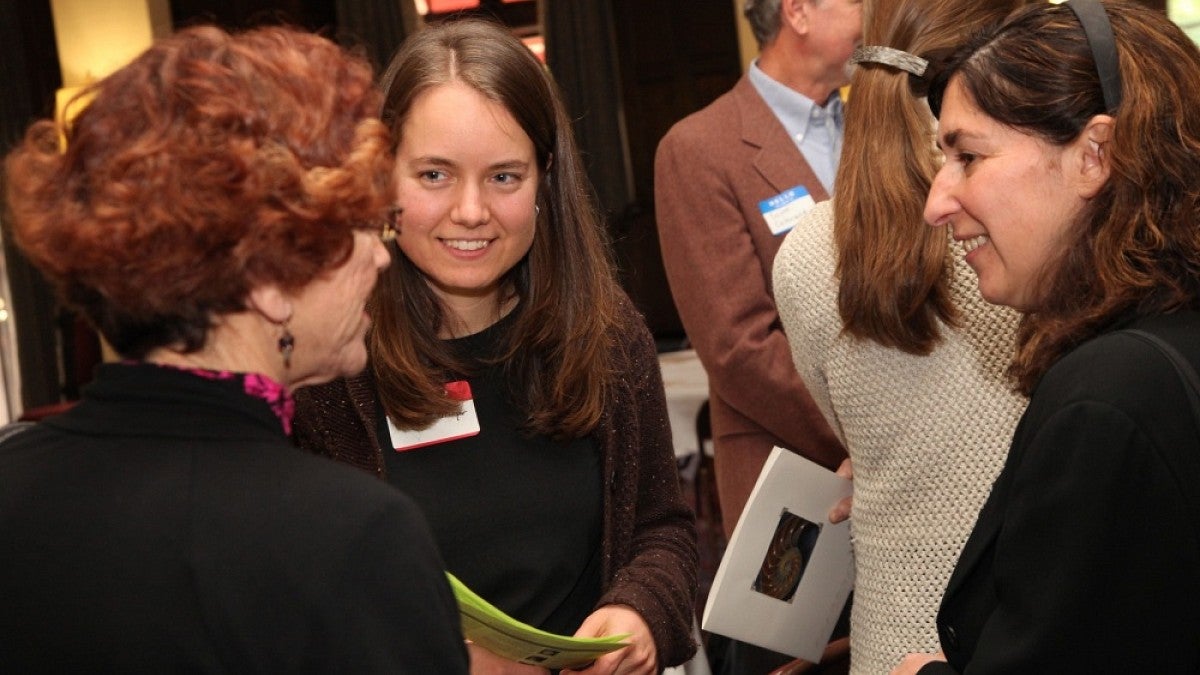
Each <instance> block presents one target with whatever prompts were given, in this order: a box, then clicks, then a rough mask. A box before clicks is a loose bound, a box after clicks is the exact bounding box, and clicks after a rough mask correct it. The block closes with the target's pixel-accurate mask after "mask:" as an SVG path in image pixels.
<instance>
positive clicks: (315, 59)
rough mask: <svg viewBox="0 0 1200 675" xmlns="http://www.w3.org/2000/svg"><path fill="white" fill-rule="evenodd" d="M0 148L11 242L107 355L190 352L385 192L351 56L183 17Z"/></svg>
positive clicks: (335, 244)
mask: <svg viewBox="0 0 1200 675" xmlns="http://www.w3.org/2000/svg"><path fill="white" fill-rule="evenodd" d="M84 96H85V97H91V100H90V103H87V104H86V107H85V108H83V109H82V110H81V111H80V112H79V114H78V116H76V117H75V119H74V121H73V122H72V123H71V124H70V125H69V126H67V127H66V128H65V129H61V131H62V133H63V134H64V136H65V139H66V148H65V150H60V128H59V126H58V125H56V124H55V123H54V122H52V121H50V120H42V121H39V122H35V123H34V124H33V125H32V126H31V127H30V128H29V129H28V131H27V132H26V135H25V137H24V141H23V142H22V143H21V144H20V145H19V146H18V147H17V148H16V149H15V150H14V151H13V152H12V153H10V155H9V156H8V158H7V160H6V162H5V168H6V172H7V176H6V185H7V200H8V207H9V208H10V209H11V212H12V222H13V234H14V235H15V239H16V243H17V245H18V246H20V248H21V249H22V250H23V251H24V253H25V254H26V255H27V256H28V257H29V259H30V260H31V261H32V262H33V264H34V265H35V266H37V267H38V268H39V269H40V270H41V271H42V272H43V273H44V274H45V275H46V277H47V278H48V279H49V280H50V282H51V283H52V284H53V285H54V286H55V287H56V289H57V291H58V292H59V294H60V296H61V298H62V300H63V301H64V302H66V303H67V304H68V305H70V306H73V307H76V308H78V309H79V310H80V311H82V312H83V314H84V315H85V316H87V317H88V319H89V320H90V321H91V322H92V323H93V325H94V326H95V327H96V329H97V330H98V331H99V332H100V333H101V334H102V335H103V336H104V337H105V339H107V340H108V342H109V343H110V344H111V345H112V346H113V348H114V349H115V350H116V351H117V352H118V353H120V354H121V355H123V356H125V357H129V358H141V357H143V356H145V355H146V353H147V352H149V351H151V350H153V349H155V348H158V347H164V346H171V347H173V348H180V349H183V350H184V351H196V350H198V349H200V348H202V347H203V346H204V344H205V340H206V338H207V335H208V332H209V330H210V329H211V328H212V326H213V325H214V320H215V319H216V318H217V317H219V316H220V315H222V314H226V313H233V312H238V311H242V310H244V309H245V300H246V297H247V295H248V293H249V291H250V289H251V288H252V287H254V286H255V285H259V284H264V283H274V284H279V285H280V286H282V287H283V288H285V289H294V288H298V287H301V286H303V285H305V284H307V283H308V282H309V281H311V280H312V279H314V278H315V277H316V276H317V275H319V274H320V273H322V272H323V271H325V270H327V269H330V268H332V267H335V266H337V265H339V264H341V263H342V262H343V261H344V260H345V259H346V258H347V256H349V254H350V252H351V250H352V248H353V229H354V228H356V227H362V226H363V224H364V223H366V222H370V221H378V220H379V217H380V215H381V214H382V213H383V209H385V208H386V206H387V204H388V202H389V201H390V185H391V182H390V175H391V174H390V171H391V166H392V158H391V153H390V141H389V138H388V134H387V130H386V128H385V127H384V126H383V125H382V124H381V123H380V122H379V121H378V120H377V119H375V112H376V111H377V110H378V107H379V94H378V92H377V91H376V90H375V89H374V88H373V74H372V71H371V67H370V66H369V65H368V63H367V62H366V61H365V60H363V59H362V58H359V57H357V56H352V55H350V54H348V53H347V52H345V51H344V50H342V49H341V48H339V47H337V46H336V45H334V44H333V43H332V42H330V41H328V40H326V39H324V38H321V37H318V36H316V35H312V34H308V33H304V32H300V31H296V30H292V29H288V28H279V27H274V28H263V29H257V30H254V31H250V32H247V33H243V34H240V35H231V34H229V33H226V32H224V31H222V30H220V29H218V28H215V27H204V26H202V27H194V28H189V29H187V30H183V31H180V32H179V33H177V34H175V35H173V36H171V37H168V38H165V39H162V40H160V41H158V42H156V43H155V44H154V45H153V46H152V47H150V48H149V49H148V50H146V51H145V52H144V53H142V54H141V55H140V56H138V57H137V58H136V59H135V60H134V61H133V62H132V63H130V64H129V65H127V66H125V67H124V68H121V69H120V70H118V71H117V72H115V73H113V74H112V75H110V76H109V77H107V78H105V79H103V80H101V81H100V82H98V83H96V84H95V85H93V86H91V87H90V88H89V90H88V91H87V92H85V94H84Z"/></svg>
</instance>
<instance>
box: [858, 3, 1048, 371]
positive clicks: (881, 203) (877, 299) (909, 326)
mask: <svg viewBox="0 0 1200 675" xmlns="http://www.w3.org/2000/svg"><path fill="white" fill-rule="evenodd" d="M1027 1H1028V0H894V1H893V0H877V1H876V2H872V3H869V6H868V7H867V8H866V14H865V16H864V17H863V20H864V30H863V43H864V44H868V45H878V46H884V47H891V48H893V49H899V50H901V51H905V52H908V53H910V54H915V55H917V56H920V57H922V58H925V59H927V60H930V61H932V62H934V63H933V64H931V67H936V62H937V60H938V58H939V56H944V55H945V54H946V53H947V52H948V51H949V50H950V49H951V48H953V47H956V46H957V45H958V44H959V43H960V42H961V41H962V40H963V39H964V36H965V35H966V34H968V33H969V32H970V31H971V30H973V29H976V28H979V27H980V26H982V25H984V24H986V23H988V22H991V21H998V20H1000V19H1002V18H1003V17H1004V16H1005V15H1006V14H1008V13H1009V12H1010V11H1012V10H1013V9H1015V8H1017V7H1019V6H1021V5H1023V4H1025V3H1026V2H1027ZM920 87H921V82H920V81H919V79H918V78H916V77H915V76H910V75H909V74H908V73H907V72H905V71H903V70H900V69H898V68H894V67H891V66H888V65H883V64H876V63H863V64H860V65H859V67H858V68H857V70H856V72H855V74H854V76H853V78H852V81H851V88H850V91H851V99H850V101H849V103H847V105H846V121H845V138H844V141H843V145H842V158H841V162H840V164H839V167H838V174H837V197H836V198H835V199H834V223H835V224H834V242H835V245H836V248H837V253H838V261H837V276H838V284H839V285H838V311H839V313H840V314H841V318H842V323H843V325H844V327H845V331H846V332H847V333H849V334H850V335H854V336H856V337H860V338H865V339H868V340H874V341H875V342H878V343H879V344H881V345H883V346H885V347H894V348H896V349H900V350H902V351H905V352H909V353H912V354H928V353H929V352H930V351H932V349H933V347H934V346H935V345H936V344H937V343H938V341H939V340H940V339H941V328H940V324H941V323H943V322H944V323H947V324H953V323H954V321H955V319H956V312H955V308H954V306H953V304H952V303H951V299H950V294H949V288H948V275H947V272H948V270H949V267H948V265H949V260H948V245H949V242H948V240H947V238H946V234H945V232H943V231H941V230H937V231H934V229H933V228H930V227H928V226H926V225H925V222H924V220H923V216H922V213H923V210H924V203H925V195H926V194H928V193H929V186H930V184H931V183H932V181H933V177H934V175H935V174H936V173H937V170H938V167H939V166H940V156H939V154H938V152H937V150H936V149H935V147H934V143H933V127H932V121H933V120H932V117H931V116H930V114H929V110H928V109H927V107H926V105H925V103H924V102H922V101H921V100H920V99H919V98H917V96H915V95H914V91H913V90H914V89H917V90H918V92H917V93H919V90H920Z"/></svg>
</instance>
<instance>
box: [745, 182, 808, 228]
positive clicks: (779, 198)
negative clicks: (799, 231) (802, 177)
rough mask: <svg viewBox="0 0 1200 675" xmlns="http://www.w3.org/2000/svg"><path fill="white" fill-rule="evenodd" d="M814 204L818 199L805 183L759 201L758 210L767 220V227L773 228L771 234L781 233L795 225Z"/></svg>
mask: <svg viewBox="0 0 1200 675" xmlns="http://www.w3.org/2000/svg"><path fill="white" fill-rule="evenodd" d="M814 204H816V201H815V200H814V199H813V198H812V195H810V194H808V190H805V189H804V186H803V185H797V186H796V187H794V188H792V189H790V190H784V191H783V192H780V193H779V194H777V195H775V196H774V197H771V198H770V199H764V200H762V201H761V202H759V203H758V210H759V211H761V212H762V215H763V219H764V220H766V221H767V227H769V228H771V234H774V235H780V234H784V233H786V232H787V231H788V230H791V229H792V228H793V227H795V226H796V223H798V222H800V218H801V217H802V216H803V215H804V214H805V213H807V212H808V210H809V209H811V208H812V207H813V205H814Z"/></svg>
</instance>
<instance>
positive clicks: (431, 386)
mask: <svg viewBox="0 0 1200 675" xmlns="http://www.w3.org/2000/svg"><path fill="white" fill-rule="evenodd" d="M452 82H458V83H462V84H465V85H467V86H469V87H471V88H472V89H474V90H475V91H477V92H478V93H480V94H482V95H483V96H484V97H485V98H487V99H489V100H490V101H493V102H495V103H498V104H499V105H501V106H502V107H503V108H504V109H505V110H507V111H508V113H509V114H511V115H512V117H513V119H514V120H515V121H516V123H517V124H518V125H519V126H520V127H521V129H522V130H523V131H524V132H525V134H526V135H527V136H528V137H529V139H530V141H532V143H533V148H534V153H535V157H536V161H537V164H538V172H539V174H540V175H541V178H540V181H539V184H538V197H537V204H538V209H539V213H538V215H537V216H536V217H537V225H536V234H535V236H534V239H533V244H532V247H531V248H530V251H529V254H528V255H526V256H525V257H524V258H523V259H521V260H520V261H519V262H518V263H517V264H516V266H515V267H514V268H513V269H512V270H510V271H509V272H508V273H507V274H506V275H505V277H504V281H505V282H510V284H511V290H512V292H514V293H515V295H516V296H517V297H519V298H520V304H519V306H518V309H517V310H516V312H517V318H516V323H515V327H514V329H513V331H512V332H511V334H510V335H509V338H508V339H509V343H508V348H507V353H506V354H505V357H504V360H505V361H506V362H507V363H508V364H509V370H510V377H511V379H512V381H513V382H514V389H515V390H517V391H520V392H522V395H524V396H527V397H528V399H529V400H526V401H522V402H521V404H522V407H523V408H524V409H525V410H526V411H529V412H530V416H531V424H530V426H531V427H532V428H535V429H538V430H540V431H546V432H548V433H555V432H557V431H563V430H565V431H566V432H569V433H576V432H578V431H580V430H582V429H587V428H591V427H593V426H594V425H595V422H596V421H597V420H598V419H599V410H600V405H599V402H600V400H601V399H602V395H603V393H604V391H605V386H606V384H603V383H607V381H608V378H609V373H608V372H607V370H606V369H607V360H606V359H607V357H606V354H607V336H608V335H609V333H610V328H611V327H612V325H613V324H614V321H615V320H616V319H615V312H616V304H615V303H616V297H617V296H616V294H617V293H618V286H617V284H616V281H615V275H614V272H613V270H612V263H611V260H610V254H609V250H608V244H607V240H606V236H605V230H604V227H603V223H602V222H601V220H600V216H599V213H598V212H597V210H596V208H595V205H594V202H593V199H592V193H591V187H590V184H589V183H588V180H587V176H586V173H585V172H584V170H583V167H582V162H581V158H580V154H579V151H578V149H577V148H576V145H575V137H574V132H573V129H572V127H571V121H570V118H569V117H568V116H567V113H566V108H565V106H564V105H563V103H562V100H561V98H560V95H559V91H558V87H557V86H556V85H555V83H554V81H553V79H552V78H551V77H550V74H549V73H548V72H547V70H546V69H545V67H544V66H543V65H542V64H541V63H540V62H539V61H538V60H537V58H536V57H535V56H534V55H533V53H532V52H530V51H529V49H528V48H527V47H526V46H525V45H524V44H523V43H522V42H521V41H520V40H519V39H517V38H516V37H515V36H514V35H513V34H512V33H511V32H510V31H509V30H508V29H507V28H505V27H504V26H502V25H500V24H497V23H494V22H491V21H487V20H483V19H462V20H451V21H446V22H441V23H437V24H434V25H431V26H428V27H426V28H424V29H422V30H420V31H418V32H417V33H415V34H413V35H412V36H410V37H408V38H407V39H406V40H405V41H404V43H403V44H402V45H401V46H400V49H399V51H397V53H396V55H395V56H394V57H393V58H392V61H391V63H390V65H389V66H388V68H387V70H386V71H385V73H384V76H383V79H382V88H383V93H384V103H383V109H382V112H381V117H382V118H383V120H384V122H385V123H386V124H387V125H388V127H389V128H390V129H391V130H392V134H393V138H394V139H395V142H396V143H397V144H403V143H404V127H405V122H406V120H407V117H408V114H409V112H410V110H411V109H412V106H413V102H414V101H415V100H416V99H417V97H419V96H421V95H422V94H423V93H425V92H427V91H429V90H430V89H431V88H433V87H436V86H439V85H444V84H448V83H452ZM400 206H401V207H403V204H401V205H400ZM403 226H404V225H403V221H401V223H400V227H402V228H403ZM375 297H376V301H375V302H373V303H372V306H371V312H372V316H373V318H374V325H375V326H376V329H375V330H372V332H371V334H370V337H369V339H368V343H369V345H370V348H371V351H372V358H373V366H374V372H375V374H376V380H377V383H378V385H379V389H380V395H381V398H382V399H383V401H384V405H385V407H387V409H388V413H389V415H391V416H392V417H393V420H394V421H396V422H397V423H398V424H402V425H413V426H422V425H425V424H428V423H429V422H431V421H432V420H433V419H436V418H437V417H438V416H440V415H444V414H446V413H447V411H451V410H453V409H455V408H456V407H457V405H458V404H457V403H456V402H454V401H452V400H450V399H448V398H447V397H446V395H445V393H444V391H443V390H442V381H443V380H441V379H439V378H440V377H441V376H442V375H444V374H445V373H446V372H447V371H455V370H457V369H458V368H460V367H461V364H458V363H456V362H455V361H454V360H453V359H452V357H451V356H450V353H449V351H448V350H447V349H446V348H445V346H444V345H442V344H441V341H440V340H439V339H438V333H439V331H440V329H441V328H442V327H443V323H444V322H445V321H446V318H445V312H446V308H445V307H443V306H442V305H441V302H440V300H439V299H438V298H437V296H436V294H434V293H433V291H432V289H430V288H429V285H428V283H426V281H425V279H424V276H423V274H422V273H421V272H420V270H419V269H417V268H416V266H415V265H414V264H413V262H412V261H410V260H408V259H407V258H406V257H405V256H403V255H401V256H398V257H397V258H396V259H395V260H394V261H393V263H392V265H391V267H390V268H389V269H388V270H386V271H385V272H384V273H383V274H382V275H381V277H380V282H379V284H378V286H377V287H376V296H375ZM398 326H406V327H407V328H406V330H396V327H398ZM548 364H554V365H553V367H548ZM422 372H423V373H424V374H423V375H421V374H418V373H422ZM572 408H573V409H572Z"/></svg>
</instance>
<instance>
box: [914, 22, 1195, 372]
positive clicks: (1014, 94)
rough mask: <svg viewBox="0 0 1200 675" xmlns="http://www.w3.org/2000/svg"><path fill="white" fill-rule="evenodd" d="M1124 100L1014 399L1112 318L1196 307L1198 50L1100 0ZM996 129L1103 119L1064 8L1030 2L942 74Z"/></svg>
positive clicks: (1058, 139) (1021, 361)
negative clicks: (1100, 175)
mask: <svg viewBox="0 0 1200 675" xmlns="http://www.w3.org/2000/svg"><path fill="white" fill-rule="evenodd" d="M1104 8H1105V9H1106V10H1107V13H1108V17H1109V20H1110V22H1111V24H1112V29H1113V34H1114V36H1115V38H1116V48H1117V56H1118V61H1119V64H1120V79H1121V83H1122V88H1123V98H1122V101H1121V103H1120V105H1119V106H1118V107H1117V108H1116V109H1115V110H1114V111H1111V114H1112V115H1113V118H1114V122H1113V131H1112V140H1111V141H1110V142H1109V143H1108V144H1107V145H1106V153H1107V157H1108V158H1109V161H1110V163H1111V176H1110V178H1109V180H1108V182H1107V183H1106V184H1105V185H1104V187H1103V188H1102V189H1101V190H1100V192H1099V193H1098V194H1097V195H1096V196H1095V197H1094V198H1093V199H1092V200H1091V201H1090V203H1089V204H1088V205H1087V207H1086V208H1085V209H1084V210H1083V212H1082V213H1080V214H1079V217H1078V218H1077V220H1076V222H1075V223H1073V224H1072V226H1071V229H1070V230H1069V232H1068V233H1067V235H1066V240H1067V242H1066V244H1065V245H1064V246H1063V248H1062V250H1061V251H1058V252H1057V253H1056V254H1055V256H1054V258H1052V259H1051V261H1050V262H1049V263H1048V264H1047V266H1046V268H1045V269H1044V270H1043V272H1042V275H1041V279H1040V280H1039V285H1040V288H1041V292H1040V294H1039V302H1038V304H1037V306H1036V307H1035V308H1034V309H1033V310H1031V311H1030V312H1029V313H1028V314H1027V315H1026V316H1025V318H1024V320H1023V322H1022V325H1021V328H1020V330H1019V333H1018V345H1017V356H1016V358H1015V360H1014V362H1013V365H1012V368H1011V374H1012V375H1013V377H1014V378H1015V380H1016V382H1017V387H1018V389H1019V390H1020V391H1022V392H1024V393H1029V392H1031V391H1032V389H1033V387H1034V385H1036V383H1037V381H1038V380H1039V379H1040V378H1041V376H1042V374H1043V373H1045V371H1046V370H1047V369H1048V368H1049V367H1050V366H1051V365H1053V363H1054V362H1055V361H1057V360H1058V359H1059V358H1061V357H1062V356H1063V355H1064V354H1065V353H1066V352H1067V351H1069V350H1071V349H1072V348H1073V347H1075V346H1077V345H1079V344H1080V343H1082V342H1083V341H1085V340H1087V339H1089V338H1091V337H1093V336H1095V335H1096V334H1098V333H1099V332H1101V331H1103V330H1104V329H1105V328H1106V327H1108V326H1110V325H1111V324H1113V323H1114V322H1115V321H1118V320H1120V319H1123V318H1128V317H1133V316H1146V315H1153V314H1162V313H1169V312H1173V311H1178V310H1182V309H1196V308H1200V227H1198V220H1200V181H1198V180H1197V176H1200V116H1198V115H1197V114H1196V111H1197V110H1200V51H1198V50H1197V48H1196V45H1195V44H1193V42H1192V41H1191V40H1190V39H1189V38H1188V37H1187V36H1186V35H1185V34H1184V33H1183V31H1181V30H1180V29H1179V28H1178V27H1177V26H1176V25H1175V24H1173V23H1171V22H1170V21H1169V20H1168V19H1167V18H1166V16H1164V15H1163V14H1162V12H1159V11H1156V10H1152V9H1149V8H1146V7H1143V6H1141V5H1138V4H1136V3H1134V2H1129V1H1126V0H1107V1H1106V2H1104ZM951 80H956V81H958V82H961V83H962V85H963V87H964V88H965V90H966V92H967V94H968V96H969V97H970V98H971V99H972V100H973V101H974V103H975V105H977V106H978V107H979V109H980V110H982V111H983V112H984V113H986V114H987V115H989V116H990V117H992V118H994V119H995V120H997V121H998V122H1000V123H1002V124H1006V125H1008V126H1010V127H1013V128H1014V129H1017V130H1019V131H1022V132H1024V133H1028V134H1031V135H1033V136H1036V137H1039V138H1041V139H1043V140H1045V141H1046V142H1048V143H1052V144H1056V145H1065V144H1067V143H1070V142H1071V141H1073V140H1074V139H1076V138H1077V137H1078V136H1079V134H1080V133H1081V131H1082V130H1083V128H1084V127H1085V126H1086V124H1087V123H1088V121H1089V120H1091V119H1092V117H1094V116H1095V115H1099V114H1103V113H1105V112H1106V106H1105V102H1104V97H1103V93H1102V90H1101V87H1100V79H1099V76H1098V74H1097V72H1096V64H1095V61H1094V60H1093V57H1092V52H1091V48H1090V47H1089V45H1088V42H1087V40H1086V38H1085V36H1084V33H1083V29H1082V28H1081V26H1080V23H1079V20H1078V19H1077V18H1076V17H1075V15H1074V13H1072V11H1071V9H1070V8H1068V7H1066V6H1063V5H1050V4H1045V3H1039V4H1035V5H1033V6H1031V7H1029V8H1027V9H1024V10H1022V11H1020V12H1018V13H1016V14H1014V15H1013V16H1012V17H1010V18H1009V20H1007V21H1005V22H1004V23H1003V24H1001V25H999V26H997V27H995V28H993V29H991V30H988V31H985V32H983V33H981V34H979V35H978V36H976V37H975V38H974V39H972V40H971V41H970V43H969V44H967V45H966V46H965V47H963V48H962V49H961V50H959V51H958V52H957V53H956V54H955V55H954V56H953V57H952V58H951V59H950V60H949V61H948V62H947V65H946V68H945V69H944V70H943V71H941V72H940V74H939V76H938V77H937V78H936V81H935V82H934V83H933V86H932V87H931V91H930V98H931V99H934V97H936V98H937V99H938V100H940V98H941V96H942V94H943V93H944V91H945V89H946V86H947V85H948V84H949V82H950V81H951Z"/></svg>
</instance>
